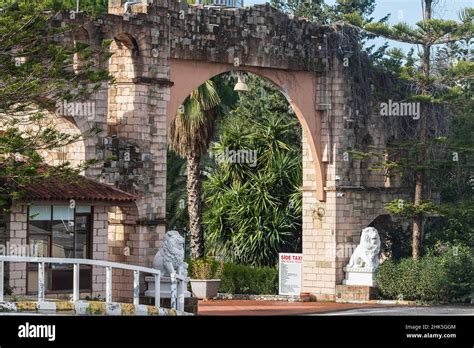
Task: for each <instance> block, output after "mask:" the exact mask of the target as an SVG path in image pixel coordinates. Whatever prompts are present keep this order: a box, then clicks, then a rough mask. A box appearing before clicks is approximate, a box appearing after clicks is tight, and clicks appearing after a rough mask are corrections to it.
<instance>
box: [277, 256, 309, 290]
mask: <svg viewBox="0 0 474 348" xmlns="http://www.w3.org/2000/svg"><path fill="white" fill-rule="evenodd" d="M302 265H303V254H291V253H281V254H278V266H279V267H278V269H279V272H278V275H279V288H278V293H279V294H280V295H298V296H299V295H300V293H301V266H302Z"/></svg>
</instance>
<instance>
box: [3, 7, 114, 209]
mask: <svg viewBox="0 0 474 348" xmlns="http://www.w3.org/2000/svg"><path fill="white" fill-rule="evenodd" d="M0 6H1V7H3V11H2V13H1V14H0V66H1V67H2V69H1V70H0V115H1V118H0V127H1V135H2V136H1V137H0V178H1V187H0V205H7V206H8V204H9V203H10V202H11V201H13V200H15V199H19V198H21V194H22V192H21V187H23V186H24V185H26V184H28V183H30V182H33V181H40V180H42V179H44V178H46V177H48V176H53V175H54V176H59V177H61V178H64V179H65V180H73V177H74V176H75V175H77V174H79V173H80V172H81V171H82V170H84V168H85V167H87V166H89V165H91V164H92V163H93V162H94V161H90V162H86V163H84V164H83V165H82V166H81V167H80V168H74V169H72V168H70V166H69V163H67V162H66V163H63V164H62V165H60V166H56V167H45V166H44V163H43V158H42V156H41V155H40V153H41V152H42V151H51V150H54V149H59V148H61V147H63V146H66V145H68V144H71V143H74V142H76V141H79V140H82V139H84V138H85V137H87V136H89V135H94V134H96V133H97V132H99V130H97V129H91V130H90V132H89V134H84V135H82V136H71V135H68V134H63V133H61V132H59V131H57V130H56V129H55V127H54V125H52V124H51V121H50V120H48V117H47V113H48V112H52V111H54V110H55V109H56V105H57V103H58V102H62V101H64V100H66V101H68V102H73V101H83V100H87V98H88V97H89V96H90V95H91V93H93V92H95V91H97V89H98V88H100V86H101V84H102V83H103V82H104V81H108V80H109V79H110V76H109V74H108V71H107V70H104V69H101V68H100V64H101V63H102V62H103V61H104V60H107V59H108V58H109V57H110V55H109V54H108V53H107V52H105V51H104V50H97V51H94V50H92V49H91V48H90V47H89V46H88V45H85V44H77V45H75V46H70V45H69V46H68V45H64V44H63V42H62V40H63V38H64V37H65V36H67V35H72V34H73V31H74V30H75V29H76V28H75V27H73V26H67V25H66V26H60V27H59V26H57V25H56V26H55V25H53V24H54V23H53V22H54V18H55V15H56V12H55V11H61V10H64V9H65V7H64V3H62V2H60V1H56V2H54V4H53V2H51V1H34V2H31V1H26V0H18V1H15V2H13V1H3V2H1V3H0ZM46 10H54V11H46ZM75 55H76V56H77V57H79V58H80V59H81V64H79V65H77V66H75V67H74V64H73V62H74V56H75Z"/></svg>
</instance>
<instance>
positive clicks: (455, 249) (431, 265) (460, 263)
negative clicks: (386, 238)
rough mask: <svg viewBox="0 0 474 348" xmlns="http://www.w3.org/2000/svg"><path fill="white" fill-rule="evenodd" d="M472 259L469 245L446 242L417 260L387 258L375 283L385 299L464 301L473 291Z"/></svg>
mask: <svg viewBox="0 0 474 348" xmlns="http://www.w3.org/2000/svg"><path fill="white" fill-rule="evenodd" d="M473 261H474V259H473V256H472V253H471V250H470V248H467V247H464V246H449V245H448V246H445V247H444V248H442V249H440V248H438V249H437V250H435V251H431V252H430V253H428V255H426V256H424V257H422V258H420V259H419V260H417V261H415V260H413V259H412V258H406V259H403V260H401V261H392V260H387V261H385V262H383V263H382V264H381V265H380V267H379V269H378V271H377V285H378V288H379V291H380V294H381V295H382V297H384V298H388V299H400V298H403V299H404V300H420V301H435V302H465V301H468V300H469V298H470V295H471V291H472V280H473V279H474V267H473Z"/></svg>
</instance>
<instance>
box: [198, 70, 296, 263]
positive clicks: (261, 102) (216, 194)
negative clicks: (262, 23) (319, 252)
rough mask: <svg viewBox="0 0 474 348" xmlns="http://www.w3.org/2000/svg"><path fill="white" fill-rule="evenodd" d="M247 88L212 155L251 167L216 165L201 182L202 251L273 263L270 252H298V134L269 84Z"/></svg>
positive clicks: (251, 83)
mask: <svg viewBox="0 0 474 348" xmlns="http://www.w3.org/2000/svg"><path fill="white" fill-rule="evenodd" d="M248 85H249V91H248V92H247V93H245V94H244V95H242V96H241V100H240V103H239V107H238V108H237V109H236V110H235V111H234V112H232V113H231V114H230V115H229V117H228V118H227V120H226V123H225V125H224V126H223V127H222V132H221V137H220V140H219V141H218V142H217V143H215V144H214V145H213V147H212V152H213V154H214V156H215V157H216V158H218V157H219V156H221V155H223V154H225V153H226V150H239V151H247V153H250V152H252V153H254V154H255V155H256V162H254V163H241V162H240V163H239V162H237V163H233V162H236V161H228V160H227V159H225V160H224V161H217V163H216V170H215V171H214V172H213V173H212V174H211V175H210V177H209V178H208V180H206V182H205V183H204V194H205V204H206V208H207V211H206V213H205V215H204V223H205V227H206V230H205V232H206V243H207V244H206V248H207V250H208V252H209V253H211V254H213V255H219V256H221V257H224V258H225V260H226V261H230V262H234V263H244V264H251V265H274V264H275V262H276V260H277V254H278V252H283V251H288V252H290V251H293V252H295V251H298V250H300V248H301V195H300V194H299V191H300V186H301V182H302V176H301V175H302V167H301V140H300V139H301V138H300V137H301V129H300V127H299V124H298V120H297V119H296V116H295V115H294V114H293V113H292V111H291V110H290V109H289V107H288V103H287V101H286V100H285V98H284V97H283V96H282V95H281V94H280V93H279V92H277V91H276V90H274V89H273V87H272V86H270V85H269V84H268V83H266V82H265V81H263V80H261V79H259V78H256V77H253V78H250V79H249V80H248ZM254 151H255V152H254Z"/></svg>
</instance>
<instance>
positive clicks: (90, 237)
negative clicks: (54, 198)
mask: <svg viewBox="0 0 474 348" xmlns="http://www.w3.org/2000/svg"><path fill="white" fill-rule="evenodd" d="M32 205H35V204H30V205H28V209H27V216H26V241H27V243H29V242H30V236H31V234H30V208H31V206H32ZM36 205H38V206H49V207H50V208H51V212H50V220H49V221H50V223H51V229H50V231H48V234H43V235H47V236H48V237H49V241H48V255H52V248H53V226H54V224H53V221H54V220H53V216H54V206H68V204H36ZM76 207H77V205H76V206H74V214H73V221H74V239H73V240H74V241H73V250H74V252H75V250H76V236H75V234H76V214H77V215H79V216H89V217H90V223H89V228H88V231H87V233H88V242H87V257H86V258H84V260H92V255H93V250H92V247H93V238H94V206H93V205H90V208H91V211H90V213H76ZM33 235H34V234H33ZM48 257H51V256H48ZM28 265H29V263H27V264H26V293H27V294H28V295H31V294H35V293H36V291H35V292H31V291H30V290H29V289H30V286H29V284H28V283H29V281H28V279H29V276H28V272H29V271H30V269H29V267H28ZM45 268H47V269H48V270H51V271H52V270H53V268H52V267H51V264H47V265H46V267H45ZM92 270H93V267H91V268H90V288H83V289H80V290H79V292H81V291H82V292H90V293H92V281H93V274H92ZM46 272H47V271H46ZM45 280H46V279H45ZM71 291H72V289H71V290H48V287H47V286H46V287H45V294H64V293H66V294H67V293H70V292H71Z"/></svg>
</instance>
